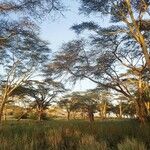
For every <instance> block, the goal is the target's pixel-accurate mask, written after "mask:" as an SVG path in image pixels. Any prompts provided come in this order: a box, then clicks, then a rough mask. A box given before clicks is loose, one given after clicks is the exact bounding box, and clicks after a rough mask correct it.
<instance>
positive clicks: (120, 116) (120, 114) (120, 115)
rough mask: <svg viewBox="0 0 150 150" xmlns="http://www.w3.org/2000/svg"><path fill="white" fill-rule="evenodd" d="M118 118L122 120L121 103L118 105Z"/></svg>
mask: <svg viewBox="0 0 150 150" xmlns="http://www.w3.org/2000/svg"><path fill="white" fill-rule="evenodd" d="M119 118H122V101H121V102H120V105H119Z"/></svg>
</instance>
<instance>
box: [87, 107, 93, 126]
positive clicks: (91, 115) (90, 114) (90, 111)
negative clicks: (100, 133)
mask: <svg viewBox="0 0 150 150" xmlns="http://www.w3.org/2000/svg"><path fill="white" fill-rule="evenodd" d="M88 117H89V120H90V122H91V123H92V122H94V113H93V111H92V110H88Z"/></svg>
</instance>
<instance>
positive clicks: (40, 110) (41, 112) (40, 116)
mask: <svg viewBox="0 0 150 150" xmlns="http://www.w3.org/2000/svg"><path fill="white" fill-rule="evenodd" d="M42 114H43V110H42V109H39V110H38V121H41V120H42Z"/></svg>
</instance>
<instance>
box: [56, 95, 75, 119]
mask: <svg viewBox="0 0 150 150" xmlns="http://www.w3.org/2000/svg"><path fill="white" fill-rule="evenodd" d="M76 102H77V99H76V97H75V96H74V94H72V95H66V96H64V97H63V98H62V99H61V100H60V101H58V106H59V107H61V108H63V109H65V110H66V112H67V119H68V120H70V114H71V112H72V111H74V110H75V104H76Z"/></svg>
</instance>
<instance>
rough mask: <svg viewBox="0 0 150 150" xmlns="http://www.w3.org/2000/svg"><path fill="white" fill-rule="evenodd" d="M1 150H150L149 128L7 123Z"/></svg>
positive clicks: (125, 124)
mask: <svg viewBox="0 0 150 150" xmlns="http://www.w3.org/2000/svg"><path fill="white" fill-rule="evenodd" d="M0 150H150V124H148V125H143V126H141V125H140V124H139V123H138V122H136V121H134V120H123V121H115V120H111V121H96V122H95V123H93V124H90V123H89V122H87V121H82V120H75V121H69V122H68V121H63V120H51V121H45V122H36V121H21V122H16V121H8V122H5V123H3V125H2V126H1V127H0Z"/></svg>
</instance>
